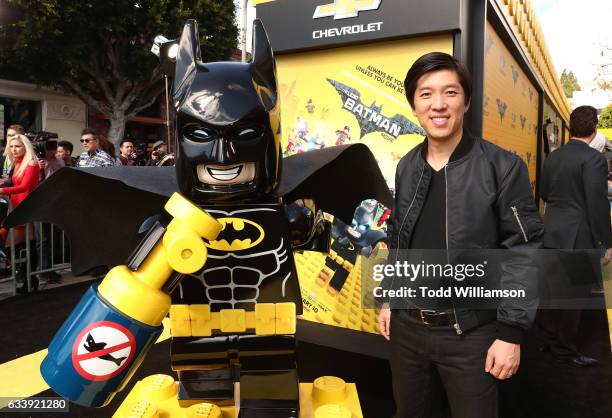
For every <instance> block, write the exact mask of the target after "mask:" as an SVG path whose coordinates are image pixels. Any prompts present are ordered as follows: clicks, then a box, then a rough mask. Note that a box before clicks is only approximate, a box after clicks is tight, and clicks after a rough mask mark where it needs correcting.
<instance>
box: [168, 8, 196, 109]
mask: <svg viewBox="0 0 612 418" xmlns="http://www.w3.org/2000/svg"><path fill="white" fill-rule="evenodd" d="M201 62H202V54H201V52H200V38H199V36H198V23H197V22H196V21H195V20H193V19H189V20H187V23H185V26H184V27H183V34H182V35H181V40H180V41H179V50H178V55H177V57H176V69H175V73H174V100H175V102H176V101H179V100H180V98H181V97H183V95H184V93H185V90H186V89H187V87H188V86H189V84H190V82H191V80H192V79H193V76H194V74H195V71H196V64H199V63H201Z"/></svg>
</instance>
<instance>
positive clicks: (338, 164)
mask: <svg viewBox="0 0 612 418" xmlns="http://www.w3.org/2000/svg"><path fill="white" fill-rule="evenodd" d="M282 170H283V171H282V176H281V181H280V185H279V187H278V189H277V191H276V197H282V199H283V201H284V202H285V203H291V202H292V201H294V200H297V199H313V200H314V201H315V203H316V205H317V208H319V209H321V210H323V211H324V212H327V213H330V214H333V215H334V216H337V217H338V218H340V219H341V220H343V221H344V222H345V223H349V224H350V223H351V220H352V218H353V213H354V211H355V208H356V207H357V206H358V205H359V204H360V202H362V201H363V200H365V199H376V200H378V201H379V202H380V203H382V204H383V205H385V206H387V207H391V206H392V202H393V199H392V196H391V193H390V192H389V189H388V187H387V185H386V183H385V180H384V178H383V176H382V173H381V172H380V169H379V167H378V164H377V163H376V160H375V158H374V155H372V153H371V151H370V150H369V148H368V147H367V146H366V145H364V144H351V145H343V146H338V147H330V148H324V149H321V150H316V151H311V152H307V153H303V154H296V155H293V156H290V157H287V158H285V159H283V166H282ZM177 191H178V186H177V182H176V174H175V169H174V167H130V166H116V167H105V168H88V169H73V168H64V169H61V170H59V171H58V172H57V173H55V174H53V175H52V176H51V177H50V178H49V179H47V180H45V181H44V182H43V183H42V184H41V185H40V186H39V187H38V188H37V189H36V190H34V191H33V192H32V193H31V194H30V195H29V196H28V197H27V198H26V199H25V200H24V201H23V202H22V203H21V204H20V205H19V206H18V207H17V208H16V209H15V210H14V211H13V212H11V213H10V214H9V216H8V217H7V218H6V219H5V221H4V225H6V226H8V227H13V226H16V225H21V224H24V223H26V222H30V221H42V222H46V223H52V224H55V225H57V226H58V227H60V228H61V229H62V230H64V232H65V233H66V235H67V236H68V239H69V241H70V251H71V261H72V271H73V273H74V274H77V275H78V274H83V273H86V272H87V271H89V270H91V269H93V268H95V267H99V266H107V267H112V266H115V265H119V264H124V263H125V262H126V260H127V258H128V257H129V256H130V254H131V252H132V251H133V250H134V248H135V247H136V246H137V245H138V242H139V241H140V240H141V238H142V234H139V231H140V227H141V225H142V223H143V222H144V221H146V220H147V219H149V218H151V217H153V216H156V215H159V214H163V213H165V212H164V210H163V206H164V204H165V203H166V201H167V200H168V197H170V195H171V194H172V193H174V192H177Z"/></svg>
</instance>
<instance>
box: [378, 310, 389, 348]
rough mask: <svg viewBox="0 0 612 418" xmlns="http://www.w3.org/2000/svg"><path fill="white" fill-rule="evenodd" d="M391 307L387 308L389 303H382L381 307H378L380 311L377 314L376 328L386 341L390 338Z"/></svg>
mask: <svg viewBox="0 0 612 418" xmlns="http://www.w3.org/2000/svg"><path fill="white" fill-rule="evenodd" d="M390 327H391V309H389V304H388V303H385V304H383V306H382V308H380V313H379V314H378V330H379V331H380V333H381V334H382V336H383V337H385V338H386V339H387V341H390V340H391V332H390V329H391V328H390Z"/></svg>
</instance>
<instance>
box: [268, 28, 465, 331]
mask: <svg viewBox="0 0 612 418" xmlns="http://www.w3.org/2000/svg"><path fill="white" fill-rule="evenodd" d="M452 45H453V42H452V36H450V35H444V36H436V37H422V38H414V39H408V40H400V41H387V42H377V43H371V44H367V45H358V46H351V47H344V48H336V49H328V50H324V51H314V52H304V53H296V54H291V55H281V56H278V57H277V70H278V79H279V86H280V92H281V118H282V120H281V123H282V132H283V154H284V155H285V156H288V155H292V154H296V153H302V152H308V151H312V150H316V149H320V148H324V147H332V146H336V145H342V144H349V143H355V142H362V143H364V144H366V145H367V146H368V147H369V148H370V150H372V152H373V153H374V155H375V157H376V159H377V161H378V165H379V166H380V168H381V171H382V173H383V175H384V177H385V179H386V181H387V184H388V185H389V188H390V189H391V190H393V189H394V187H395V185H394V180H395V168H396V165H397V163H398V162H399V160H400V158H401V157H402V156H403V155H404V154H406V152H408V151H409V150H410V149H411V148H412V147H414V146H415V145H417V144H418V143H420V142H421V141H422V140H423V135H424V132H423V130H422V129H421V127H420V126H419V125H418V121H417V120H416V118H415V117H414V116H413V115H412V110H411V109H410V106H409V104H408V102H407V100H406V97H405V95H404V87H403V81H404V78H405V76H406V71H407V70H408V68H410V66H411V65H412V63H413V62H414V61H415V60H416V59H417V58H418V57H420V56H421V55H423V54H425V53H427V52H431V51H443V52H447V53H452ZM351 187H359V178H355V181H354V184H353V185H352V186H351ZM338 198H339V199H341V198H342V190H338ZM389 212H390V211H389V210H388V208H385V207H383V206H382V205H380V204H379V203H378V202H376V201H374V200H369V201H364V202H363V203H362V204H361V206H359V207H358V208H356V211H355V217H354V219H353V222H352V223H351V225H345V224H344V223H343V222H341V221H340V220H338V219H333V218H331V217H330V220H332V221H333V234H332V235H333V242H332V251H331V252H330V254H329V255H327V256H324V255H322V254H319V253H314V252H305V253H303V254H301V255H300V254H296V264H297V267H298V273H299V277H300V284H301V289H302V299H303V302H304V314H303V316H302V318H304V319H306V320H310V321H316V322H319V323H323V324H327V325H334V326H339V327H344V328H348V329H352V330H359V331H366V332H372V333H377V332H378V331H377V326H376V315H377V312H376V311H375V310H373V309H363V308H362V303H361V295H362V290H364V291H367V290H368V289H362V288H361V286H362V282H361V267H360V266H361V263H360V258H361V257H363V256H367V257H382V256H381V255H379V254H378V251H379V249H380V245H377V244H378V243H380V242H381V241H383V240H384V239H385V238H386V235H385V220H386V218H387V217H388V216H389ZM366 283H369V282H366ZM366 285H368V284H366Z"/></svg>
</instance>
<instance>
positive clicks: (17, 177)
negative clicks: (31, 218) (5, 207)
mask: <svg viewBox="0 0 612 418" xmlns="http://www.w3.org/2000/svg"><path fill="white" fill-rule="evenodd" d="M4 155H5V157H6V158H7V160H9V161H10V163H11V167H13V169H12V171H11V175H10V176H9V178H8V179H4V180H3V183H2V186H4V184H7V183H8V182H10V185H7V186H6V187H0V195H6V196H7V197H8V198H9V200H10V202H11V207H12V208H13V209H14V208H16V207H17V205H19V204H20V203H21V202H22V201H23V200H24V199H25V198H26V197H27V196H28V194H30V192H31V191H32V190H34V189H35V188H36V186H38V181H39V176H40V172H39V168H38V161H37V159H36V154H35V153H34V147H32V143H31V142H30V140H29V139H28V138H27V137H26V136H25V135H15V136H13V137H12V139H10V140H9V143H8V146H7V147H6V149H5V150H4ZM24 231H25V228H24V227H23V226H20V227H16V228H15V229H14V238H15V244H19V243H21V242H23V240H24ZM30 232H32V230H30ZM30 237H32V238H34V234H33V233H31V234H30Z"/></svg>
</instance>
